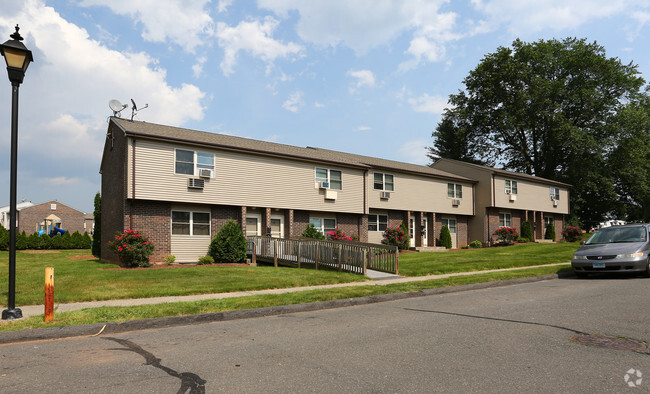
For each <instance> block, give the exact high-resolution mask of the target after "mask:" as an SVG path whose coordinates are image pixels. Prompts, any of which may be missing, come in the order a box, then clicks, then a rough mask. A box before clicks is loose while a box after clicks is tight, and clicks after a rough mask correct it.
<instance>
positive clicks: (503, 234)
mask: <svg viewBox="0 0 650 394" xmlns="http://www.w3.org/2000/svg"><path fill="white" fill-rule="evenodd" d="M494 235H496V236H497V237H498V238H499V240H501V242H505V243H508V244H509V243H512V241H513V240H515V239H517V237H518V236H519V234H517V230H516V229H515V228H514V227H499V228H498V229H496V230H494Z"/></svg>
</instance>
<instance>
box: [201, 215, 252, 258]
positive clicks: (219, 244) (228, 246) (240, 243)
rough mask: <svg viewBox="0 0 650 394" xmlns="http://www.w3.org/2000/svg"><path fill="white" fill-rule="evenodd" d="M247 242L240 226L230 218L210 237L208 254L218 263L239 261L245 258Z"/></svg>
mask: <svg viewBox="0 0 650 394" xmlns="http://www.w3.org/2000/svg"><path fill="white" fill-rule="evenodd" d="M247 249H248V244H247V243H246V237H245V236H244V232H243V231H242V229H241V226H240V225H239V224H238V223H237V222H235V221H234V220H232V219H228V221H227V222H226V223H225V224H224V225H223V227H221V230H219V232H218V233H217V234H216V235H215V236H214V237H213V238H212V241H211V242H210V248H209V249H208V255H210V256H212V258H213V259H214V261H216V262H219V263H241V262H243V261H245V260H246V250H247Z"/></svg>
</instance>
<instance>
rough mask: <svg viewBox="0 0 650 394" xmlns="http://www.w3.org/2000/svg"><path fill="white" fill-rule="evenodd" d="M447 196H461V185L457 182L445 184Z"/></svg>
mask: <svg viewBox="0 0 650 394" xmlns="http://www.w3.org/2000/svg"><path fill="white" fill-rule="evenodd" d="M447 197H449V198H463V185H460V184H458V183H448V184H447Z"/></svg>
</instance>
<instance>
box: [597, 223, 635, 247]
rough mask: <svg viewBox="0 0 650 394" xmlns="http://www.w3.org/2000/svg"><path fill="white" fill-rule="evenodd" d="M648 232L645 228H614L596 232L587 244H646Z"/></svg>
mask: <svg viewBox="0 0 650 394" xmlns="http://www.w3.org/2000/svg"><path fill="white" fill-rule="evenodd" d="M647 237H648V232H647V231H646V228H645V227H643V226H638V227H637V226H634V227H612V228H604V229H600V230H598V231H596V232H595V233H594V235H592V236H591V238H589V239H588V240H587V242H585V244H587V245H594V244H611V243H622V242H646V240H647Z"/></svg>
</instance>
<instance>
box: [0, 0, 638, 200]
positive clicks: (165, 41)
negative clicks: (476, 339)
mask: <svg viewBox="0 0 650 394" xmlns="http://www.w3.org/2000/svg"><path fill="white" fill-rule="evenodd" d="M0 10H2V12H1V13H0V42H4V41H6V40H9V39H10V38H9V35H10V34H12V33H13V32H14V31H15V28H14V26H15V25H16V24H19V25H20V34H21V35H22V36H23V37H24V38H25V40H24V41H23V43H24V44H25V45H26V46H27V48H29V49H30V50H31V51H32V53H33V57H34V63H32V64H31V65H30V66H29V68H28V70H27V73H26V76H25V80H24V82H23V84H22V85H21V86H20V98H19V121H18V135H19V142H18V201H19V202H20V201H21V200H22V199H25V200H28V201H32V202H33V203H35V204H38V203H42V202H46V201H50V200H58V201H59V202H61V203H64V204H67V205H70V206H72V207H73V208H76V209H79V210H81V211H84V212H92V211H93V201H94V196H95V194H96V193H97V192H98V191H100V183H101V175H100V174H99V166H100V162H101V155H102V149H103V145H104V141H105V136H106V129H107V121H108V118H109V116H111V115H112V114H113V113H112V111H111V110H110V108H109V106H108V102H109V101H110V100H112V99H115V100H118V101H120V102H121V103H124V104H129V107H128V108H126V109H124V110H123V111H122V112H121V116H122V117H123V118H127V119H129V118H131V115H132V110H131V99H133V100H134V101H135V103H136V104H137V106H138V108H142V107H144V106H145V105H146V104H148V108H146V109H141V110H140V111H138V113H137V114H135V117H134V119H136V120H141V121H145V122H150V123H160V124H166V125H173V126H180V127H185V128H189V129H196V130H201V131H208V132H214V133H224V134H229V135H235V136H239V137H246V138H253V139H257V140H263V141H271V142H277V143H282V144H288V145H296V146H302V147H304V146H315V147H321V148H326V149H333V150H337V151H343V152H349V153H355V154H360V155H367V156H374V157H380V158H384V159H391V160H398V161H403V162H409V163H416V164H423V165H426V164H428V163H429V160H428V158H427V156H426V147H427V146H430V145H431V144H432V142H433V141H432V138H431V133H432V132H433V131H434V130H435V127H436V124H437V123H438V122H439V121H440V119H441V113H442V112H443V110H444V108H445V107H446V106H447V98H448V97H449V95H450V94H455V93H457V92H458V91H459V90H461V89H463V79H464V78H465V77H466V76H467V75H468V73H469V71H471V70H473V69H474V68H475V67H476V66H477V65H478V64H479V62H480V61H481V59H482V58H483V57H484V56H485V55H486V54H488V53H492V52H494V51H496V50H497V48H498V47H500V46H505V47H507V46H510V45H511V44H512V42H513V41H514V40H515V39H517V38H519V39H521V40H523V41H526V42H534V41H538V40H541V39H544V40H548V39H553V38H556V39H559V40H561V39H564V38H567V37H578V38H585V39H587V41H589V42H593V41H596V42H598V43H599V44H600V45H602V46H604V47H605V49H606V51H607V56H608V57H617V58H619V59H620V60H621V61H622V62H623V63H625V64H628V63H630V62H632V63H634V64H637V65H638V69H639V71H640V72H641V73H642V76H643V77H644V78H645V79H650V51H649V50H648V49H649V48H650V46H649V45H648V42H649V41H648V39H649V38H650V2H648V1H647V0H571V1H566V0H462V1H458V0H450V1H444V0H408V1H400V0H395V1H392V0H258V1H252V0H248V1H246V0H213V1H210V0H183V1H177V0H136V1H133V0H57V1H46V0H21V1H16V0H0ZM5 75H6V74H5ZM3 81H4V82H3ZM10 134H11V85H10V83H9V80H8V79H4V77H0V185H1V187H0V206H6V205H9V199H10V196H9V172H10Z"/></svg>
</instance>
